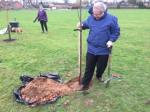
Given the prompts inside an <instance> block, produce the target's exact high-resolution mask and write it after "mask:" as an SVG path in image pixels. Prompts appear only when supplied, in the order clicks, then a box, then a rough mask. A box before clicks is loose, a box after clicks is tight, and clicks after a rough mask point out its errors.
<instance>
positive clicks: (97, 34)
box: [77, 2, 120, 90]
mask: <svg viewBox="0 0 150 112" xmlns="http://www.w3.org/2000/svg"><path fill="white" fill-rule="evenodd" d="M81 25H82V26H80V24H77V27H78V28H82V29H89V34H88V37H87V54H86V67H85V73H84V76H83V78H82V81H81V90H86V89H88V87H89V84H90V81H91V80H92V77H93V74H94V70H95V67H96V68H97V70H96V78H97V79H98V80H99V81H100V82H103V79H102V75H103V73H104V71H105V69H106V66H107V62H108V57H109V54H110V48H111V47H112V45H113V43H114V42H115V41H116V40H117V39H118V37H119V35H120V28H119V25H118V21H117V17H115V16H113V15H111V14H108V13H107V11H106V5H105V4H104V3H102V2H97V3H95V4H94V5H93V14H91V15H90V16H89V17H88V18H87V19H86V20H85V21H83V22H82V24H81Z"/></svg>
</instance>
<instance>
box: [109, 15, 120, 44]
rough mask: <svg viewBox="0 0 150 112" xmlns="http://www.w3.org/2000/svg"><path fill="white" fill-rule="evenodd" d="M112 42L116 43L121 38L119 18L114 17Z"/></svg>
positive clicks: (111, 29) (111, 30)
mask: <svg viewBox="0 0 150 112" xmlns="http://www.w3.org/2000/svg"><path fill="white" fill-rule="evenodd" d="M110 33H111V35H110V41H112V42H115V41H116V40H117V39H118V38H119V36H120V27H119V25H118V19H117V17H113V20H112V24H111V27H110Z"/></svg>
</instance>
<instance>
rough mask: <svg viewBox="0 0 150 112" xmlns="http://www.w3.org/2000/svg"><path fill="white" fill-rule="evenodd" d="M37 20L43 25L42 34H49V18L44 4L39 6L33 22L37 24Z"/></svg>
mask: <svg viewBox="0 0 150 112" xmlns="http://www.w3.org/2000/svg"><path fill="white" fill-rule="evenodd" d="M36 20H38V21H39V22H40V24H41V29H42V33H44V32H48V28H47V21H48V18H47V14H46V11H45V10H44V8H43V5H42V4H40V5H39V10H38V14H37V17H36V18H35V20H34V21H33V22H36Z"/></svg>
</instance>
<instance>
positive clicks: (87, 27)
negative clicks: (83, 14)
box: [82, 18, 89, 30]
mask: <svg viewBox="0 0 150 112" xmlns="http://www.w3.org/2000/svg"><path fill="white" fill-rule="evenodd" d="M82 29H83V30H84V29H89V18H88V19H87V20H85V21H83V22H82Z"/></svg>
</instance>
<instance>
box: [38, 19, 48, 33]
mask: <svg viewBox="0 0 150 112" xmlns="http://www.w3.org/2000/svg"><path fill="white" fill-rule="evenodd" d="M40 24H41V28H42V31H43V32H44V31H45V30H46V31H48V29H47V22H46V21H43V20H41V21H40ZM44 29H45V30H44Z"/></svg>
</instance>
